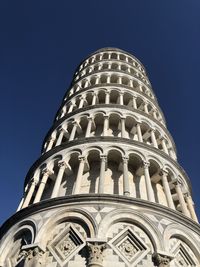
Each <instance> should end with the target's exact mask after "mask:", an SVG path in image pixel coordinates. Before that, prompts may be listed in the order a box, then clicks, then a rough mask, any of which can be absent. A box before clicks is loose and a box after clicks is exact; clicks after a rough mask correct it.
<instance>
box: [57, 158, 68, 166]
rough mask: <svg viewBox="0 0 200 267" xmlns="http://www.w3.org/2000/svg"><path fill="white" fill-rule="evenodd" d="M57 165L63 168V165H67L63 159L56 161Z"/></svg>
mask: <svg viewBox="0 0 200 267" xmlns="http://www.w3.org/2000/svg"><path fill="white" fill-rule="evenodd" d="M58 166H59V167H60V168H62V167H63V168H64V167H66V166H67V163H66V162H65V161H64V160H60V161H58Z"/></svg>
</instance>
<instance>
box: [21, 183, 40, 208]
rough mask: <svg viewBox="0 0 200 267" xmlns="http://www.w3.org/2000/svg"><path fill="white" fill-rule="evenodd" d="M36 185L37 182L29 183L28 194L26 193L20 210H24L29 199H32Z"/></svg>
mask: <svg viewBox="0 0 200 267" xmlns="http://www.w3.org/2000/svg"><path fill="white" fill-rule="evenodd" d="M36 185H37V182H36V181H34V180H33V181H32V182H31V185H30V188H29V189H28V193H27V195H26V196H25V199H24V203H23V205H22V208H26V207H27V206H28V205H29V203H30V201H31V198H32V196H33V193H34V191H35V187H36Z"/></svg>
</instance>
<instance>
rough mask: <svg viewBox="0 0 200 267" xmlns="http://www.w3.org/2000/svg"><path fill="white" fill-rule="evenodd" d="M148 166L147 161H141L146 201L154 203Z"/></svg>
mask: <svg viewBox="0 0 200 267" xmlns="http://www.w3.org/2000/svg"><path fill="white" fill-rule="evenodd" d="M149 166H150V163H149V162H147V161H143V168H144V177H145V184H146V191H147V199H148V200H149V201H151V202H155V197H154V192H153V188H152V185H151V178H150V175H149Z"/></svg>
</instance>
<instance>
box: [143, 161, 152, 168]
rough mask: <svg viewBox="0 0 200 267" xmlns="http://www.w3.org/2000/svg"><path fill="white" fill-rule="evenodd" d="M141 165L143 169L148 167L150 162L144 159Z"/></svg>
mask: <svg viewBox="0 0 200 267" xmlns="http://www.w3.org/2000/svg"><path fill="white" fill-rule="evenodd" d="M142 166H143V167H144V168H145V169H148V168H149V166H150V162H149V161H145V160H143V161H142Z"/></svg>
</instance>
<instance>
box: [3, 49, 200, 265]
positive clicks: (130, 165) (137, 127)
mask: <svg viewBox="0 0 200 267" xmlns="http://www.w3.org/2000/svg"><path fill="white" fill-rule="evenodd" d="M113 265H114V266H116V267H131V266H133V267H134V266H137V267H144V266H146V267H147V266H148V267H153V266H159V267H167V266H170V267H194V266H196V267H199V266H200V227H199V224H198V220H197V216H196V214H195V210H194V203H193V201H192V197H191V183H190V180H189V178H188V176H187V174H186V173H185V172H184V170H183V169H182V167H181V166H180V165H179V163H178V162H177V157H176V147H175V144H174V141H173V139H172V137H171V135H170V133H169V132H168V130H167V127H166V123H165V118H164V115H163V113H162V111H161V109H160V107H159V105H158V102H157V99H156V97H155V95H154V92H153V90H152V86H151V83H150V82H149V80H148V77H147V74H146V71H145V69H144V67H143V65H142V64H141V62H140V61H139V60H138V59H136V58H135V57H134V56H133V55H131V54H129V53H127V52H125V51H123V50H120V49H116V48H104V49H101V50H98V51H96V52H95V53H93V54H92V55H90V56H89V57H88V58H86V59H85V60H84V61H82V62H81V64H80V65H79V66H78V68H77V70H76V72H75V74H74V77H73V80H72V83H71V85H70V87H69V90H68V91H67V92H66V95H65V96H64V98H63V101H62V104H61V107H60V108H59V110H58V112H57V114H56V117H55V120H54V123H53V126H52V127H51V129H50V130H49V132H48V133H47V135H46V137H45V139H44V142H43V146H42V153H41V156H40V157H39V159H38V160H37V161H36V162H35V163H34V164H33V166H32V167H31V168H30V170H29V171H28V174H27V176H26V178H25V183H24V196H23V198H22V200H21V202H20V205H19V207H18V210H17V212H16V213H15V214H14V215H13V216H12V217H11V218H9V219H8V220H7V221H6V222H5V223H4V224H3V226H2V227H1V246H0V266H2V267H22V266H23V267H39V266H45V267H85V266H89V267H110V266H113Z"/></svg>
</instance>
